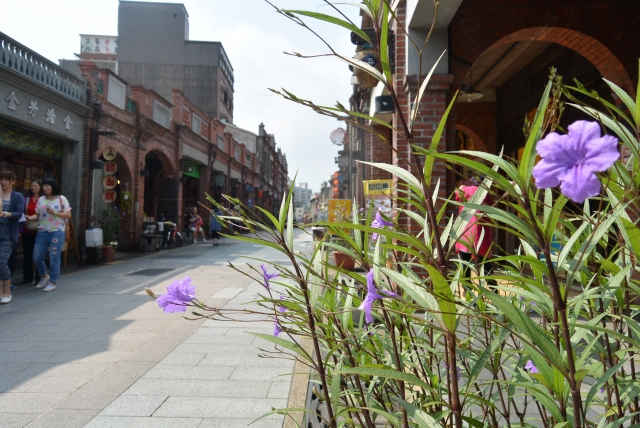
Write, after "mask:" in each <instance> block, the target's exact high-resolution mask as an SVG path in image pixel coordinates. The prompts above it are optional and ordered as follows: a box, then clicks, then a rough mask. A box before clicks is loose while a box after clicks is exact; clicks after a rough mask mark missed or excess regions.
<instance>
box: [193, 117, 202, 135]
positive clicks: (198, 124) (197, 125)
mask: <svg viewBox="0 0 640 428" xmlns="http://www.w3.org/2000/svg"><path fill="white" fill-rule="evenodd" d="M191 129H192V130H193V132H195V133H196V134H198V135H200V131H201V129H202V119H201V118H200V116H198V115H197V114H195V113H193V118H192V119H191Z"/></svg>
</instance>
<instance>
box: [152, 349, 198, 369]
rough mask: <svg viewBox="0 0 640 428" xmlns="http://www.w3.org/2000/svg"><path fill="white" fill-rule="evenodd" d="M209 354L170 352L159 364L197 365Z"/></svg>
mask: <svg viewBox="0 0 640 428" xmlns="http://www.w3.org/2000/svg"><path fill="white" fill-rule="evenodd" d="M206 356H207V354H205V353H202V354H181V353H173V352H172V353H170V354H169V355H167V356H166V357H164V358H163V359H162V361H160V362H159V363H158V365H159V366H163V365H168V366H197V365H198V364H200V362H201V361H202V360H203V359H204V358H205V357H206Z"/></svg>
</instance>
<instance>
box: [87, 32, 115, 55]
mask: <svg viewBox="0 0 640 428" xmlns="http://www.w3.org/2000/svg"><path fill="white" fill-rule="evenodd" d="M80 53H81V54H101V55H115V54H117V53H118V37H117V36H94V35H89V34H81V35H80Z"/></svg>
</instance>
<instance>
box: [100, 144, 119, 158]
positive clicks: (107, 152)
mask: <svg viewBox="0 0 640 428" xmlns="http://www.w3.org/2000/svg"><path fill="white" fill-rule="evenodd" d="M117 155H118V151H117V150H116V149H114V148H113V146H107V147H105V148H104V150H103V151H102V157H103V158H104V160H106V161H112V160H114V159H115V158H116V156H117Z"/></svg>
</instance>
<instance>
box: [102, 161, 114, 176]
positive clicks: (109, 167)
mask: <svg viewBox="0 0 640 428" xmlns="http://www.w3.org/2000/svg"><path fill="white" fill-rule="evenodd" d="M102 169H103V171H104V173H105V174H107V175H113V174H115V173H116V172H118V164H117V163H115V162H113V161H110V162H105V163H104V166H103V167H102Z"/></svg>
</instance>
